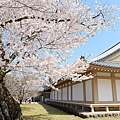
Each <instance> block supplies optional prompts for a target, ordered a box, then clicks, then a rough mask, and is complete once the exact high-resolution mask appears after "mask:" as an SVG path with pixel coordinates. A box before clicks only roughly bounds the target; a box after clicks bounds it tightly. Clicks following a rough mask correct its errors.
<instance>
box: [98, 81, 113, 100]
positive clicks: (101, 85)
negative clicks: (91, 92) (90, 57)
mask: <svg viewBox="0 0 120 120" xmlns="http://www.w3.org/2000/svg"><path fill="white" fill-rule="evenodd" d="M97 82H98V101H113V98H112V85H111V79H98V80H97Z"/></svg>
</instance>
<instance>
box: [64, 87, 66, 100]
mask: <svg viewBox="0 0 120 120" xmlns="http://www.w3.org/2000/svg"><path fill="white" fill-rule="evenodd" d="M63 100H67V87H64V88H63Z"/></svg>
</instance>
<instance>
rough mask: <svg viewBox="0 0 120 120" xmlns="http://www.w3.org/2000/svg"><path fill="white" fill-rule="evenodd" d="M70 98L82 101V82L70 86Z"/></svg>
mask: <svg viewBox="0 0 120 120" xmlns="http://www.w3.org/2000/svg"><path fill="white" fill-rule="evenodd" d="M72 87H73V88H72V90H73V93H72V99H73V100H78V101H83V83H78V84H75V85H73V86H72Z"/></svg>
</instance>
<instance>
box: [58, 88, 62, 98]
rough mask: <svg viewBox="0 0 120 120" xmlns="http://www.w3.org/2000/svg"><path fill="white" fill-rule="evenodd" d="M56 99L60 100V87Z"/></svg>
mask: <svg viewBox="0 0 120 120" xmlns="http://www.w3.org/2000/svg"><path fill="white" fill-rule="evenodd" d="M58 100H61V89H59V91H58Z"/></svg>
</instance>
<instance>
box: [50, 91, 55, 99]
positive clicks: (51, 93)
mask: <svg viewBox="0 0 120 120" xmlns="http://www.w3.org/2000/svg"><path fill="white" fill-rule="evenodd" d="M50 99H52V100H54V91H51V92H50Z"/></svg>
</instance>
